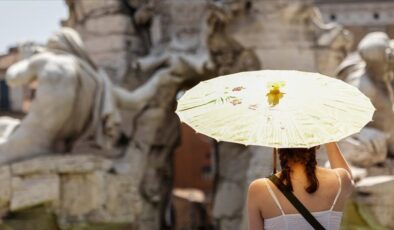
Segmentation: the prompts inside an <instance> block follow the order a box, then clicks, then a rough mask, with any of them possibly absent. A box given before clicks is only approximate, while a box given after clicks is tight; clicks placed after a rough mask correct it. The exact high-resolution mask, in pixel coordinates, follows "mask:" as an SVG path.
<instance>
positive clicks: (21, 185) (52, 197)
mask: <svg viewBox="0 0 394 230" xmlns="http://www.w3.org/2000/svg"><path fill="white" fill-rule="evenodd" d="M58 200H59V177H58V175H54V174H47V175H37V176H30V177H26V178H21V177H13V178H12V198H11V207H10V210H11V211H18V210H22V209H26V208H29V207H32V206H35V205H39V204H43V203H48V202H57V201H58Z"/></svg>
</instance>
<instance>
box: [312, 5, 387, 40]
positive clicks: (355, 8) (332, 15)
mask: <svg viewBox="0 0 394 230" xmlns="http://www.w3.org/2000/svg"><path fill="white" fill-rule="evenodd" d="M315 2H316V5H317V6H318V7H319V9H320V11H321V13H322V15H323V18H324V20H325V21H327V22H337V23H339V24H341V25H343V26H345V28H346V29H348V30H350V31H351V32H352V33H353V35H354V46H356V45H357V44H358V43H359V42H360V40H361V39H362V38H363V37H364V36H365V35H366V34H367V33H370V32H374V31H382V32H385V33H387V34H388V35H389V37H394V1H392V0H316V1H315Z"/></svg>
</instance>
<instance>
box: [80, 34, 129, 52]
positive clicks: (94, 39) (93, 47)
mask: <svg viewBox="0 0 394 230" xmlns="http://www.w3.org/2000/svg"><path fill="white" fill-rule="evenodd" d="M85 46H86V50H87V51H88V53H89V54H91V55H95V54H97V53H102V52H114V51H119V52H121V51H124V50H126V49H127V37H126V36H125V35H119V34H110V35H107V36H88V37H86V38H85Z"/></svg>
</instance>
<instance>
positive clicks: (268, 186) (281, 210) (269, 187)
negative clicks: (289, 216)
mask: <svg viewBox="0 0 394 230" xmlns="http://www.w3.org/2000/svg"><path fill="white" fill-rule="evenodd" d="M264 182H265V185H266V186H267V188H268V191H269V193H270V194H271V197H272V199H273V200H274V201H275V203H276V206H278V208H279V209H280V212H281V213H282V215H285V212H284V211H283V209H282V206H281V205H280V203H279V200H278V198H277V197H276V196H275V193H274V191H272V189H271V186H270V185H269V183H268V180H264Z"/></svg>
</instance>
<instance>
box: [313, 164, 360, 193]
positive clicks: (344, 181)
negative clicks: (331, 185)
mask: <svg viewBox="0 0 394 230" xmlns="http://www.w3.org/2000/svg"><path fill="white" fill-rule="evenodd" d="M321 171H322V172H323V173H326V174H332V175H339V178H340V180H341V187H342V191H343V192H344V193H345V194H347V195H349V194H350V193H351V192H352V191H353V189H354V182H353V179H352V176H351V174H350V173H349V172H348V171H347V170H346V169H344V168H335V169H328V168H321ZM335 178H337V176H335Z"/></svg>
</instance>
